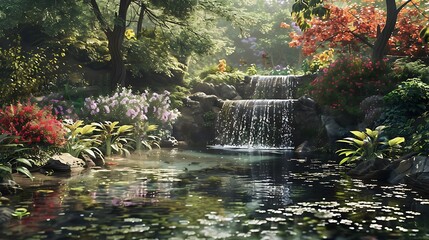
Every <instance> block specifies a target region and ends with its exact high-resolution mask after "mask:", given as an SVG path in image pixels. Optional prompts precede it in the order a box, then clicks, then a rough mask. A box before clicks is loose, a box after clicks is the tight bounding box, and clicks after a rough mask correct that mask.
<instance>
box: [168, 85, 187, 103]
mask: <svg viewBox="0 0 429 240" xmlns="http://www.w3.org/2000/svg"><path fill="white" fill-rule="evenodd" d="M189 94H190V91H189V89H188V88H186V87H182V86H176V87H175V88H174V90H173V91H172V92H171V95H170V100H171V107H172V108H179V107H183V100H184V99H185V98H186V97H187V96H188V95H189Z"/></svg>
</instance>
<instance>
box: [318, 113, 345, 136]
mask: <svg viewBox="0 0 429 240" xmlns="http://www.w3.org/2000/svg"><path fill="white" fill-rule="evenodd" d="M321 119H322V122H323V125H324V126H325V129H326V133H327V134H328V139H329V141H330V142H331V143H333V142H335V141H336V140H338V139H340V138H344V137H345V136H346V135H347V134H348V133H349V131H348V130H347V129H346V128H344V127H342V126H340V125H339V124H338V123H337V122H336V121H335V119H334V117H332V116H327V115H322V116H321Z"/></svg>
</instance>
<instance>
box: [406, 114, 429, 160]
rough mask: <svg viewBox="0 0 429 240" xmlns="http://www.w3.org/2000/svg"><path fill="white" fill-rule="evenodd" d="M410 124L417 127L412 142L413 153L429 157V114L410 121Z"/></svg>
mask: <svg viewBox="0 0 429 240" xmlns="http://www.w3.org/2000/svg"><path fill="white" fill-rule="evenodd" d="M409 124H410V125H411V126H415V127H414V130H415V131H414V133H413V134H412V136H411V142H410V148H411V151H414V152H417V153H419V154H422V155H426V156H429V112H425V113H423V114H422V116H420V117H419V118H417V119H410V122H409Z"/></svg>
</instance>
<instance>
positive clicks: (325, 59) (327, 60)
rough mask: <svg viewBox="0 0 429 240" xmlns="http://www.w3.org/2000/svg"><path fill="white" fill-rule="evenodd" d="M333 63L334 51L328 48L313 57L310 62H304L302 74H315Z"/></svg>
mask: <svg viewBox="0 0 429 240" xmlns="http://www.w3.org/2000/svg"><path fill="white" fill-rule="evenodd" d="M333 61H334V49H333V48H329V49H328V50H325V51H323V52H321V53H319V54H316V55H313V58H312V59H311V60H310V61H309V60H306V61H304V63H303V70H304V72H310V73H316V72H318V71H319V70H321V69H323V68H327V67H329V65H330V64H331V63H332V62H333Z"/></svg>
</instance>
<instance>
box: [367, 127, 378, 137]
mask: <svg viewBox="0 0 429 240" xmlns="http://www.w3.org/2000/svg"><path fill="white" fill-rule="evenodd" d="M366 134H367V135H368V136H370V137H371V138H372V139H375V138H377V137H378V131H373V130H371V129H369V128H367V129H366Z"/></svg>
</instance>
